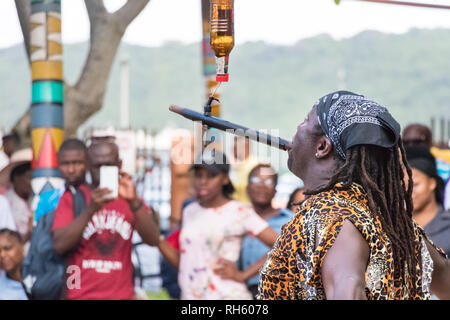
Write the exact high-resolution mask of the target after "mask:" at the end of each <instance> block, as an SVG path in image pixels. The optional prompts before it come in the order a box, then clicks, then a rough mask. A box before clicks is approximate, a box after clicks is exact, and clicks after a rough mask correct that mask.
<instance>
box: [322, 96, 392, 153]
mask: <svg viewBox="0 0 450 320" xmlns="http://www.w3.org/2000/svg"><path fill="white" fill-rule="evenodd" d="M315 106H316V107H317V117H318V120H319V124H320V127H321V128H322V130H323V132H324V133H325V135H326V136H327V137H328V138H329V139H330V140H331V142H332V143H333V146H334V148H335V149H336V152H337V153H338V154H339V156H340V157H341V158H342V159H344V160H345V159H346V156H345V152H346V151H347V149H349V148H350V147H353V146H356V145H362V144H369V145H376V146H379V147H383V148H391V147H393V146H395V145H396V144H397V142H398V139H399V137H400V125H399V124H398V122H397V121H396V120H395V119H394V118H393V117H392V116H391V114H390V113H389V112H388V110H387V109H386V108H385V107H383V106H381V105H379V104H378V103H377V102H375V101H372V100H369V99H366V98H365V97H364V96H362V95H359V94H356V93H353V92H349V91H336V92H333V93H330V94H328V95H326V96H324V97H322V98H320V99H319V101H317V102H316V104H315Z"/></svg>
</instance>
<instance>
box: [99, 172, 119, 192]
mask: <svg viewBox="0 0 450 320" xmlns="http://www.w3.org/2000/svg"><path fill="white" fill-rule="evenodd" d="M100 188H108V189H110V190H111V193H110V194H109V195H108V196H107V197H108V198H117V197H118V196H119V167H117V166H101V167H100Z"/></svg>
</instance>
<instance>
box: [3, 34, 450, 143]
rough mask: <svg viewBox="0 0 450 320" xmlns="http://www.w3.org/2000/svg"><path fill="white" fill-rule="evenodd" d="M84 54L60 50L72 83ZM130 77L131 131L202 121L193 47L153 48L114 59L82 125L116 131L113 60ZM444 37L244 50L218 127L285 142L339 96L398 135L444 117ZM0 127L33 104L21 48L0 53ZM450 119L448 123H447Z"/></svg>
mask: <svg viewBox="0 0 450 320" xmlns="http://www.w3.org/2000/svg"><path fill="white" fill-rule="evenodd" d="M86 54H87V44H86V43H83V44H74V45H65V46H64V72H65V75H66V80H67V81H68V82H69V83H71V82H73V81H74V80H75V79H76V77H77V76H78V75H79V73H80V71H81V66H82V63H83V60H84V59H85V57H86ZM124 54H127V55H128V56H129V58H130V72H131V79H130V82H131V89H130V94H131V103H130V105H131V112H132V114H131V123H132V125H133V126H134V127H136V128H142V127H146V128H148V129H158V128H161V127H163V126H165V125H167V124H169V123H172V124H174V125H180V126H183V127H189V125H190V123H189V122H188V121H186V120H184V119H183V118H181V117H179V116H177V115H175V114H173V113H170V112H169V111H168V110H167V109H168V106H169V105H170V104H177V105H180V106H184V107H188V108H192V109H197V110H199V111H201V108H202V105H203V104H204V102H205V101H204V95H205V93H204V90H205V89H204V81H203V76H202V66H201V47H200V44H191V45H182V44H177V43H170V44H167V45H165V46H162V47H158V48H147V47H140V46H134V45H128V44H123V45H122V46H121V48H120V51H119V53H118V55H117V57H116V63H115V64H114V67H113V70H112V73H111V78H110V81H109V85H108V91H107V94H106V98H105V105H104V108H103V110H102V111H101V112H99V113H98V114H96V115H95V116H94V117H92V118H91V119H90V120H89V122H88V124H89V125H105V124H113V125H115V124H118V123H119V100H120V99H119V66H118V65H119V64H118V62H119V58H120V57H122V55H124ZM449 57H450V30H411V31H410V32H408V33H406V34H402V35H393V34H384V33H380V32H374V31H366V32H363V33H360V34H358V35H356V36H354V37H352V38H349V39H344V40H340V41H337V40H334V39H332V38H331V37H329V36H327V35H321V36H317V37H314V38H310V39H305V40H302V41H299V42H298V43H296V44H295V45H293V46H277V45H271V44H266V43H264V42H251V43H245V44H243V45H239V46H236V47H235V48H234V49H233V51H232V53H231V56H230V65H229V68H230V69H229V71H230V81H229V83H224V84H222V88H223V95H222V103H223V109H222V117H224V118H226V119H227V120H230V121H235V122H238V123H240V124H243V125H246V126H249V127H254V128H257V129H262V128H278V129H280V132H281V135H282V136H283V137H285V138H291V137H292V135H293V134H294V132H295V129H296V126H297V125H298V123H300V122H301V121H302V120H303V119H304V117H305V115H306V113H307V112H308V111H309V109H310V108H311V106H312V104H313V103H314V102H315V101H316V99H318V98H319V97H321V96H322V95H324V94H326V93H328V92H331V91H334V90H337V89H338V88H346V89H348V90H351V91H355V92H358V93H363V94H365V95H367V96H368V97H370V98H373V99H375V100H377V101H379V102H380V103H382V104H384V105H386V106H387V107H388V108H389V109H390V110H391V112H392V113H393V114H394V116H395V117H396V118H397V119H398V120H399V121H400V122H401V124H402V125H405V124H407V123H409V122H412V121H416V122H422V123H425V124H429V123H430V117H431V116H437V115H450V58H449ZM0 83H1V85H0V101H1V103H0V110H1V114H2V117H1V118H0V127H10V126H11V125H12V124H13V123H14V122H15V121H16V119H17V118H18V117H19V116H20V115H21V114H22V113H23V112H24V110H25V109H26V108H27V106H28V103H29V101H30V71H29V67H28V64H27V62H26V59H25V54H24V49H23V47H22V46H15V47H11V48H8V49H3V50H0ZM449 118H450V117H449Z"/></svg>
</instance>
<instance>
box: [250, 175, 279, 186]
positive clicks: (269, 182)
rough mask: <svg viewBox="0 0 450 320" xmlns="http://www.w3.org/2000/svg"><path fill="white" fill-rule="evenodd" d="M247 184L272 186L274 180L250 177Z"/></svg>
mask: <svg viewBox="0 0 450 320" xmlns="http://www.w3.org/2000/svg"><path fill="white" fill-rule="evenodd" d="M249 182H250V183H251V184H257V183H263V184H265V185H266V186H273V185H274V184H275V179H272V178H270V179H261V178H260V177H251V178H250V180H249Z"/></svg>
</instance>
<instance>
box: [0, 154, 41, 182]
mask: <svg viewBox="0 0 450 320" xmlns="http://www.w3.org/2000/svg"><path fill="white" fill-rule="evenodd" d="M31 160H33V151H32V150H31V148H25V149H21V150H17V151H15V152H14V153H13V154H12V155H11V158H10V160H9V164H8V165H7V166H6V167H4V168H3V169H2V170H1V171H0V184H1V185H2V186H4V187H6V188H9V185H10V181H9V176H10V175H11V171H12V170H13V169H14V168H15V167H17V166H19V165H21V164H24V163H27V162H31Z"/></svg>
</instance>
